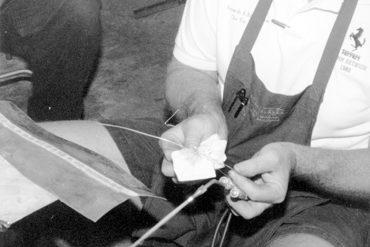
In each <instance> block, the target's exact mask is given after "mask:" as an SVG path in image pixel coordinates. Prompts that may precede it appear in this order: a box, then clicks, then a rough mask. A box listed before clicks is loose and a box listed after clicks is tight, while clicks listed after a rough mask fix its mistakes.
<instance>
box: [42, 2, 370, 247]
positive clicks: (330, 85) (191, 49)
mask: <svg viewBox="0 0 370 247" xmlns="http://www.w3.org/2000/svg"><path fill="white" fill-rule="evenodd" d="M257 3H258V5H257ZM256 6H257V7H256ZM369 8H370V5H369V4H368V3H367V2H366V1H359V2H357V1H353V0H346V1H343V5H342V1H336V0H335V1H306V0H299V1H297V0H291V1H289V0H280V1H279V0H276V1H273V2H272V1H269V0H261V1H257V0H250V1H245V0H227V1H224V0H188V1H187V4H186V7H185V11H184V15H183V19H182V24H181V26H180V29H179V33H178V35H177V39H176V46H175V50H174V59H173V61H172V62H171V64H170V66H169V71H168V78H167V83H166V97H167V100H168V102H169V104H170V106H171V107H172V108H173V109H174V110H176V112H177V114H176V116H177V117H178V118H179V120H181V122H180V123H179V124H177V125H175V126H174V127H172V128H167V127H165V126H164V125H163V123H161V122H159V121H152V120H151V119H144V120H143V119H141V120H127V121H124V122H121V123H119V124H120V125H123V126H126V127H132V128H135V129H137V130H141V131H144V132H146V133H150V134H153V135H160V134H161V133H163V134H162V137H163V138H166V139H169V140H171V141H173V142H176V143H180V144H182V145H184V146H186V147H194V146H199V143H200V142H201V141H203V140H205V139H207V138H208V137H209V136H211V135H212V134H215V133H216V134H218V135H219V136H220V137H221V138H222V139H227V141H228V146H227V149H226V154H227V158H228V159H227V161H226V163H227V164H228V165H229V166H235V171H232V172H230V176H231V178H232V181H233V182H234V184H236V185H237V186H238V187H239V188H240V189H241V190H243V191H244V192H245V193H246V195H247V196H248V198H244V199H242V200H231V199H230V196H226V200H225V197H224V195H223V190H221V191H220V190H218V189H217V188H214V190H213V189H211V190H210V191H209V192H208V193H207V194H206V195H204V196H202V197H200V198H199V199H197V200H196V201H195V202H194V203H193V204H192V205H191V206H189V207H188V208H186V209H184V210H183V211H182V212H180V213H179V214H178V215H176V216H175V218H174V219H173V220H171V221H170V222H168V223H167V224H166V225H165V226H163V227H162V228H161V229H159V230H158V231H156V232H155V233H154V234H153V235H152V236H151V238H150V239H149V240H148V241H146V242H145V243H144V246H210V243H211V239H212V235H213V233H214V231H215V229H216V225H217V223H218V222H219V220H220V218H221V215H222V214H223V212H224V211H225V209H228V208H231V209H233V211H234V213H235V214H236V215H239V217H237V216H235V217H233V219H232V220H231V225H230V229H229V231H228V233H227V236H226V240H225V241H226V243H227V244H226V245H227V246H358V247H360V246H368V245H369V243H370V242H369V238H368V236H369V214H368V212H367V211H366V208H365V209H364V207H363V205H361V201H358V200H357V199H358V198H361V199H367V198H368V197H367V196H368V195H369V187H366V185H365V186H364V185H363V183H365V182H366V181H367V179H366V174H369V169H367V167H368V164H367V163H368V162H369V160H370V152H369V151H368V146H369V135H370V108H369V101H368V95H369V94H370V87H369V86H368V84H367V83H368V80H366V79H367V78H369V75H370V74H369V70H368V63H369V62H370V59H369V56H370V46H366V42H364V40H365V38H366V37H365V36H364V35H365V32H366V30H368V29H370V22H369V19H368V17H367V16H368V13H369V10H370V9H369ZM255 9H256V10H255ZM353 14H354V15H353ZM352 15H353V17H352ZM361 30H362V32H360V31H361ZM364 30H365V32H364ZM360 34H362V35H360ZM366 62H367V63H366ZM60 125H64V128H62V130H61V131H59V132H58V129H60V127H61V126H60ZM84 125H86V123H81V122H77V123H75V125H74V127H73V128H72V127H71V125H70V124H68V123H57V122H55V123H51V125H49V126H48V125H47V124H46V125H43V126H44V127H45V128H46V129H48V130H50V131H52V132H55V133H57V134H58V135H60V136H62V137H64V138H66V139H72V140H74V141H75V142H77V143H81V142H85V144H86V143H88V144H89V145H90V148H92V147H95V149H96V150H95V151H97V152H98V153H100V152H99V150H98V149H99V145H96V146H94V138H95V139H96V136H94V138H93V139H92V138H91V137H90V138H89V136H90V135H91V133H99V131H95V130H94V128H100V129H101V128H102V126H99V125H95V126H90V128H86V127H84ZM66 126H67V127H66ZM81 129H85V132H86V130H88V133H85V137H81V135H82V134H83V133H84V131H79V130H81ZM107 130H108V131H109V133H110V135H111V137H112V138H113V140H114V141H115V144H114V143H113V144H112V142H111V140H110V142H106V141H104V139H101V138H99V140H100V143H105V144H106V145H104V149H106V151H107V153H108V154H109V153H110V152H111V151H112V150H113V149H117V148H118V150H119V151H121V154H122V157H121V158H120V160H121V162H124V163H126V164H127V165H128V168H129V169H130V171H131V173H132V174H133V175H134V176H136V177H137V178H139V179H141V181H142V182H143V183H145V184H146V185H147V186H148V187H150V188H151V189H152V191H153V192H154V193H156V194H158V195H161V196H165V197H166V198H167V199H168V201H163V200H160V199H155V198H143V199H142V203H143V205H142V208H141V213H142V216H143V217H142V218H141V217H139V216H137V215H136V216H135V217H137V218H135V220H136V222H137V223H138V226H135V227H137V228H138V229H139V230H138V231H135V232H134V236H136V237H137V236H140V235H142V234H143V232H144V231H145V230H143V229H145V227H150V226H152V225H154V223H155V222H156V221H157V220H159V219H161V218H163V217H164V216H165V215H167V214H168V213H169V212H170V211H171V210H172V209H174V208H175V206H176V205H178V204H180V203H181V202H182V201H183V200H184V199H185V198H186V195H188V194H189V192H190V193H191V192H192V191H193V190H194V186H191V185H187V184H185V185H184V184H177V183H174V182H173V181H172V180H176V179H175V173H174V171H173V167H172V159H171V154H172V152H173V151H174V150H176V149H178V147H175V146H174V145H173V144H171V143H168V142H164V141H163V142H160V146H161V148H160V147H159V146H158V143H157V141H156V140H155V139H150V138H147V137H145V136H140V135H137V134H136V133H132V132H129V131H125V130H121V129H117V128H114V127H107ZM66 132H72V134H71V136H68V135H66V134H65V133H66ZM73 136H79V137H77V138H75V137H73ZM105 138H107V137H105ZM108 139H109V138H108ZM95 142H96V141H95ZM82 144H83V143H82ZM100 146H101V145H100ZM161 149H162V150H161ZM163 152H164V156H165V157H164V159H163ZM108 156H109V155H107V157H108ZM122 158H123V161H122ZM357 167H359V168H361V170H360V171H357ZM337 168H338V169H337ZM290 170H293V173H292V178H291V179H290ZM349 171H351V173H352V172H353V171H356V172H353V174H350V172H349ZM162 173H163V174H164V175H165V176H163V175H162ZM347 176H348V177H347ZM295 178H297V179H295ZM347 178H348V179H347ZM289 179H290V180H291V181H290V184H289V190H288V192H287V189H288V180H289ZM306 181H308V182H310V183H306ZM316 182H318V184H316ZM198 186H199V184H196V185H195V188H197V187H198ZM363 191H364V194H362V192H363ZM325 192H331V194H330V195H328V196H326V193H325ZM332 192H335V195H338V198H339V200H334V199H333V198H335V197H333V194H332ZM354 192H356V193H357V194H355V193H354ZM365 192H366V193H365ZM348 195H350V196H348ZM343 199H344V200H343ZM273 204H274V205H273ZM123 211H124V210H123ZM123 214H124V212H123ZM141 223H142V224H144V225H140V224H141ZM216 236H217V237H216V239H219V236H218V235H216Z"/></svg>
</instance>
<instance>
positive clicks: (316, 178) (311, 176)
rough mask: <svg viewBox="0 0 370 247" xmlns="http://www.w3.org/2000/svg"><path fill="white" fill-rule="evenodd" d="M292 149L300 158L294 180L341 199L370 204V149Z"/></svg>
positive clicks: (296, 146) (294, 147) (295, 169)
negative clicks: (299, 180) (301, 181)
mask: <svg viewBox="0 0 370 247" xmlns="http://www.w3.org/2000/svg"><path fill="white" fill-rule="evenodd" d="M290 146H291V149H292V151H293V152H294V153H295V157H296V164H295V166H294V167H293V170H292V173H293V174H292V175H293V176H294V177H296V178H297V179H302V180H304V181H306V182H307V183H309V184H310V185H312V186H313V187H315V188H317V189H319V190H323V191H324V192H327V193H330V194H333V195H336V196H339V197H345V198H352V199H356V200H358V199H360V200H365V201H367V202H370V149H361V150H328V149H320V148H309V147H303V146H298V145H294V144H293V145H290Z"/></svg>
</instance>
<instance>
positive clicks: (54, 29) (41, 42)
mask: <svg viewBox="0 0 370 247" xmlns="http://www.w3.org/2000/svg"><path fill="white" fill-rule="evenodd" d="M100 5H101V4H100V1H99V0H68V1H67V0H27V1H23V0H7V1H6V2H4V4H3V5H2V7H1V13H0V18H1V19H0V29H1V30H0V31H1V39H2V41H1V49H2V50H3V51H5V52H7V53H10V54H12V55H15V56H18V57H21V58H23V59H24V60H25V61H26V62H27V63H28V65H29V68H30V69H31V70H32V71H33V72H34V76H33V78H32V85H33V87H32V95H31V97H30V99H29V102H28V115H29V116H30V117H31V118H33V119H34V120H36V121H43V120H67V119H80V118H82V117H83V108H84V106H83V99H84V96H85V94H86V92H87V90H88V87H89V83H90V81H91V76H92V75H93V71H94V68H95V65H96V62H97V59H98V56H99V53H100V48H101V47H100V46H101V24H100V7H101V6H100Z"/></svg>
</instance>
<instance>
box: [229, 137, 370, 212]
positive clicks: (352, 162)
mask: <svg viewBox="0 0 370 247" xmlns="http://www.w3.org/2000/svg"><path fill="white" fill-rule="evenodd" d="M234 169H235V171H234V172H230V177H231V178H232V181H233V182H234V184H235V185H236V186H238V187H239V188H240V189H241V190H243V191H244V192H245V193H246V194H247V195H248V197H249V199H250V200H248V201H244V200H240V201H233V200H231V199H230V198H228V202H229V204H230V206H231V207H233V208H234V210H235V211H236V212H238V213H239V214H240V215H242V216H243V217H244V218H247V219H250V218H253V217H255V216H257V215H259V214H261V213H262V212H263V211H264V210H266V209H267V208H269V207H271V206H272V205H274V204H277V203H281V202H282V201H284V199H285V196H286V193H287V190H288V184H289V180H290V178H291V177H293V178H294V179H297V180H300V181H304V182H306V183H307V184H309V185H310V186H312V187H313V188H315V189H316V191H317V192H319V193H324V194H326V195H329V196H332V197H333V198H339V199H344V200H345V201H347V200H348V199H350V201H351V202H356V203H358V202H360V203H361V205H362V206H364V207H366V208H368V207H369V206H370V179H369V176H370V150H369V149H362V150H329V149H321V148H311V147H307V146H301V145H297V144H293V143H271V144H268V145H266V146H265V147H263V148H262V149H261V150H260V151H259V152H257V153H256V154H255V155H254V156H253V157H252V158H251V159H249V160H246V161H243V162H240V163H239V164H237V165H235V167H234ZM252 178H253V179H254V180H252ZM256 178H258V179H257V180H255V179H256Z"/></svg>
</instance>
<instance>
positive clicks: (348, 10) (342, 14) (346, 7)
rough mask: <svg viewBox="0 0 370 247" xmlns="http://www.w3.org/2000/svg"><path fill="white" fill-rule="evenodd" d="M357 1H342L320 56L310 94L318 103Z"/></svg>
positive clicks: (321, 97)
mask: <svg viewBox="0 0 370 247" xmlns="http://www.w3.org/2000/svg"><path fill="white" fill-rule="evenodd" d="M357 2H358V0H344V1H343V3H342V7H341V9H340V11H339V13H338V17H337V19H336V21H335V23H334V26H333V28H332V31H331V33H330V35H329V38H328V41H327V42H326V46H325V48H324V52H323V54H322V56H321V60H320V62H319V65H318V68H317V70H316V74H315V77H314V79H313V83H312V85H313V87H314V90H313V92H312V93H314V94H316V95H313V97H315V98H316V99H317V100H318V101H319V102H322V99H323V95H324V91H325V88H326V85H327V84H328V82H329V79H330V76H331V74H332V71H333V69H334V66H335V63H336V61H337V57H338V54H339V51H340V48H341V47H342V44H343V41H344V38H345V35H346V33H347V30H348V27H349V25H350V23H351V20H352V16H353V14H354V12H355V9H356V6H357Z"/></svg>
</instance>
